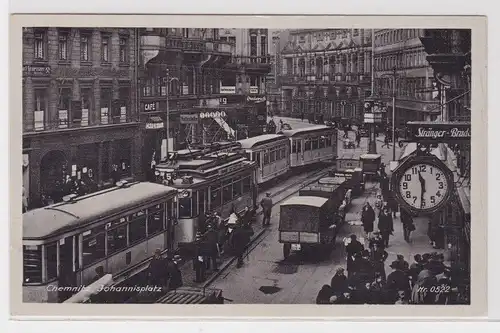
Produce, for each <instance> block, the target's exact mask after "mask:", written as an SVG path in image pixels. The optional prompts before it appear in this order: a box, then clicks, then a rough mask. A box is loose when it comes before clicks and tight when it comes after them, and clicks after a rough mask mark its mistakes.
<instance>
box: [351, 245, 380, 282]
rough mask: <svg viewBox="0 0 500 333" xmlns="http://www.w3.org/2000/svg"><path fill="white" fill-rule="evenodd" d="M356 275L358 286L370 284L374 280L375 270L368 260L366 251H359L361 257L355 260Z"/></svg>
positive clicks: (368, 254) (368, 256)
mask: <svg viewBox="0 0 500 333" xmlns="http://www.w3.org/2000/svg"><path fill="white" fill-rule="evenodd" d="M355 265H356V274H357V280H358V285H364V284H365V283H366V282H372V281H373V279H374V278H375V270H374V267H373V265H372V262H371V260H370V252H369V251H368V250H363V251H361V256H360V257H358V258H356V263H355Z"/></svg>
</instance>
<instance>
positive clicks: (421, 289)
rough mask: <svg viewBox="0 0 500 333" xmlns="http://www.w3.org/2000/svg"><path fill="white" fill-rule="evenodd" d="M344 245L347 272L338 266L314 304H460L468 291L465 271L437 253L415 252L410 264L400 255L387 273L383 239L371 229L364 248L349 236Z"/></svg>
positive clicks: (354, 237) (353, 236)
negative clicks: (371, 231)
mask: <svg viewBox="0 0 500 333" xmlns="http://www.w3.org/2000/svg"><path fill="white" fill-rule="evenodd" d="M348 242H349V243H348V244H347V246H346V254H347V275H346V274H345V270H344V268H343V267H339V268H338V269H337V271H336V273H335V275H334V276H333V277H332V279H331V282H330V284H329V285H327V284H325V285H324V286H323V287H322V288H321V290H320V291H319V293H318V295H317V298H316V303H317V304H461V302H463V299H464V297H463V296H464V294H466V293H467V290H466V289H467V287H466V286H467V285H468V283H467V282H466V281H465V279H466V278H465V274H462V273H463V272H462V270H460V269H459V268H458V267H454V266H452V267H448V266H446V265H445V263H444V255H443V254H438V253H437V252H433V253H425V254H423V255H420V254H417V255H415V256H414V258H413V260H414V262H413V263H412V264H411V265H410V264H409V263H408V262H407V261H406V260H405V258H404V256H403V255H401V254H398V255H397V259H396V260H395V261H393V262H392V263H391V264H390V266H389V267H390V268H391V269H392V272H390V273H389V274H388V275H386V271H385V261H386V260H387V258H388V253H387V251H385V244H384V240H383V239H382V237H381V235H380V233H379V232H374V233H373V235H372V237H370V239H369V245H368V248H365V246H364V244H362V243H361V242H360V241H359V240H358V239H357V237H356V235H351V236H350V238H349V240H348Z"/></svg>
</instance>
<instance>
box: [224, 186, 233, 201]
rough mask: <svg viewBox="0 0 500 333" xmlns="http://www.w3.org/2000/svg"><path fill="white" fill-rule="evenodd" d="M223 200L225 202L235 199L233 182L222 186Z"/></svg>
mask: <svg viewBox="0 0 500 333" xmlns="http://www.w3.org/2000/svg"><path fill="white" fill-rule="evenodd" d="M222 200H223V204H225V203H227V202H230V201H231V200H233V184H227V185H224V187H223V188H222Z"/></svg>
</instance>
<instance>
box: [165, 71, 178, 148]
mask: <svg viewBox="0 0 500 333" xmlns="http://www.w3.org/2000/svg"><path fill="white" fill-rule="evenodd" d="M166 81H167V89H166V90H167V92H166V95H167V96H166V97H167V156H168V153H169V149H168V146H169V144H170V101H169V99H170V83H171V82H172V81H177V82H179V78H177V77H170V74H169V71H168V69H167V80H166Z"/></svg>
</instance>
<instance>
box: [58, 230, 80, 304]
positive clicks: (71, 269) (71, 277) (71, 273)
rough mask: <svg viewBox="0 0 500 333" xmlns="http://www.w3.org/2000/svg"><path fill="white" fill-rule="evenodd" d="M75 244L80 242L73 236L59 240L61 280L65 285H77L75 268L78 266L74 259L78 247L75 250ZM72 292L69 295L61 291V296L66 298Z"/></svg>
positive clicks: (70, 293)
mask: <svg viewBox="0 0 500 333" xmlns="http://www.w3.org/2000/svg"><path fill="white" fill-rule="evenodd" d="M75 244H78V242H76V243H75V242H74V237H73V236H70V237H66V238H64V239H62V240H60V241H59V277H60V278H59V282H60V284H61V285H63V286H64V287H76V285H77V279H76V273H75V270H76V268H77V267H78V266H74V261H73V253H78V249H76V251H75V248H74V246H75ZM74 251H75V252H74ZM75 265H76V263H75ZM72 294H73V292H69V295H65V293H60V295H59V297H60V298H63V300H65V299H67V298H68V297H70V296H71V295H72Z"/></svg>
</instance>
